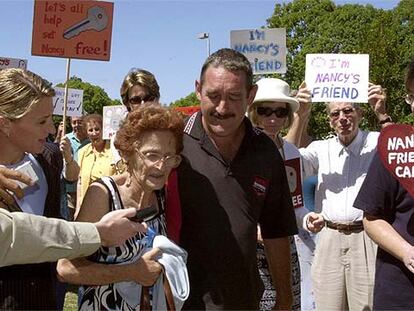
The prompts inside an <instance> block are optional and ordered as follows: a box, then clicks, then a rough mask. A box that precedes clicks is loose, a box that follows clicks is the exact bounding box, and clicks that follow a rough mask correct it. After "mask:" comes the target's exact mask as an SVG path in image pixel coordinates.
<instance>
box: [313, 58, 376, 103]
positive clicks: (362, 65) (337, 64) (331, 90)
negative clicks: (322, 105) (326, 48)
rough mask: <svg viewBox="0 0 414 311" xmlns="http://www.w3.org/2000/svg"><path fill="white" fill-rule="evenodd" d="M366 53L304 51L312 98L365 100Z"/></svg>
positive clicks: (366, 78)
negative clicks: (307, 52)
mask: <svg viewBox="0 0 414 311" xmlns="http://www.w3.org/2000/svg"><path fill="white" fill-rule="evenodd" d="M368 80H369V55H368V54H307V55H306V73H305V81H306V85H307V86H308V88H309V89H310V90H311V93H312V102H351V103H366V102H368Z"/></svg>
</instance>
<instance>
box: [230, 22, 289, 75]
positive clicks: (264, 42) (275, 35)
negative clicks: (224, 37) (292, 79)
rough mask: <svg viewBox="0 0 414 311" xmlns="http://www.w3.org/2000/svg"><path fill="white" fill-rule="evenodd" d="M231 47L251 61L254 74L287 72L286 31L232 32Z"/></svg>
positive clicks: (273, 29) (282, 29) (279, 29)
mask: <svg viewBox="0 0 414 311" xmlns="http://www.w3.org/2000/svg"><path fill="white" fill-rule="evenodd" d="M230 46H231V48H232V49H234V50H236V51H238V52H240V53H243V54H244V55H245V56H246V57H247V59H248V60H249V61H250V63H251V65H252V68H253V73H254V74H266V73H285V72H286V29H285V28H270V29H250V30H232V31H231V32H230Z"/></svg>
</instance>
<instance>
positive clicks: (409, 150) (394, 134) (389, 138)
mask: <svg viewBox="0 0 414 311" xmlns="http://www.w3.org/2000/svg"><path fill="white" fill-rule="evenodd" d="M377 148H378V153H379V156H380V158H381V161H382V163H383V164H384V166H385V167H386V168H387V170H388V171H389V172H390V173H391V174H392V175H394V177H395V178H397V179H398V181H399V182H400V184H401V185H402V186H403V187H404V188H405V189H406V190H407V191H408V192H409V193H410V194H411V195H412V196H414V178H413V177H414V127H413V126H411V125H403V124H393V125H389V126H387V127H385V128H384V129H382V131H381V134H380V136H379V138H378V147H377Z"/></svg>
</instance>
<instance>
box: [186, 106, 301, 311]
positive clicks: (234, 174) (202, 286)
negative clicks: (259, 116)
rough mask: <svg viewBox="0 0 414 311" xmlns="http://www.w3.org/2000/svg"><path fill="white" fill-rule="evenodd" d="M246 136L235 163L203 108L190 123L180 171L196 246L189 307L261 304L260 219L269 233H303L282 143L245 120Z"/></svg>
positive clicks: (190, 240) (190, 242)
mask: <svg viewBox="0 0 414 311" xmlns="http://www.w3.org/2000/svg"><path fill="white" fill-rule="evenodd" d="M244 123H245V128H246V133H245V136H244V138H243V141H242V143H241V146H240V148H239V151H238V153H237V155H236V156H235V158H234V160H233V161H232V162H231V163H227V162H226V161H225V160H224V159H223V158H222V156H221V155H220V154H219V152H218V151H217V149H216V148H215V146H214V145H213V143H212V141H211V140H210V138H209V137H208V136H207V134H206V132H205V131H204V128H203V126H202V122H201V112H198V113H196V114H193V115H192V116H191V117H190V118H189V119H188V121H187V123H186V127H185V135H184V151H183V162H182V164H181V165H180V167H179V168H178V185H179V191H180V201H181V208H182V227H181V239H180V240H181V244H182V246H183V247H184V248H185V249H186V250H187V251H188V255H189V257H188V264H187V266H188V270H189V274H190V286H191V291H190V298H189V300H188V301H187V303H186V305H185V309H188V310H196V309H209V310H214V309H216V310H220V309H225V310H229V309H238V310H246V309H257V308H258V303H259V301H260V298H261V295H262V284H261V281H260V279H259V275H258V271H257V264H256V241H257V234H256V232H257V224H258V223H260V227H261V232H262V236H263V238H265V239H266V238H267V239H271V238H278V237H285V236H289V235H294V234H296V233H297V227H296V222H295V215H294V211H293V207H292V201H291V197H290V192H289V186H288V183H287V180H286V173H285V168H284V164H283V160H282V158H281V156H280V154H279V152H278V150H277V148H276V146H275V145H274V143H273V142H272V141H271V140H270V139H269V138H268V137H267V136H266V135H265V134H264V133H262V132H261V131H259V130H257V129H253V128H252V125H251V123H250V121H249V120H248V119H247V118H246V119H245V120H244Z"/></svg>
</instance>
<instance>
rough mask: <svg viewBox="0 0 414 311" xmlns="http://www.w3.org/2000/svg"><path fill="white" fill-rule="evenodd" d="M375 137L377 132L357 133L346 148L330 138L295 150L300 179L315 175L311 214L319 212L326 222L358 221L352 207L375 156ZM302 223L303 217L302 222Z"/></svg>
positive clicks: (361, 215)
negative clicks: (298, 156)
mask: <svg viewBox="0 0 414 311" xmlns="http://www.w3.org/2000/svg"><path fill="white" fill-rule="evenodd" d="M378 136H379V133H378V132H366V131H361V130H358V134H357V136H356V137H355V139H354V140H353V141H352V142H351V144H349V145H348V146H344V145H342V144H341V143H340V141H339V139H338V138H337V137H333V138H329V139H326V140H318V141H314V142H312V143H311V144H310V145H309V146H308V147H307V148H301V149H299V151H300V153H301V155H302V159H303V169H304V178H306V177H307V176H311V175H315V174H317V175H318V185H317V188H316V194H315V212H317V213H320V212H322V215H323V217H324V218H325V219H326V220H330V221H333V222H350V221H357V220H362V217H363V212H362V210H360V209H356V208H354V207H353V204H354V201H355V198H356V196H357V194H358V192H359V189H360V188H361V185H362V182H363V181H364V179H365V176H366V174H367V171H368V167H369V164H370V163H371V160H372V158H373V156H374V154H375V150H376V146H377V140H378ZM306 220H307V217H305V219H304V222H305V221H306Z"/></svg>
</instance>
